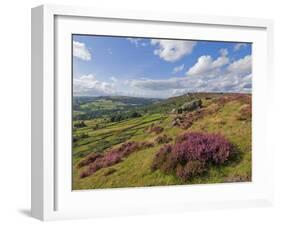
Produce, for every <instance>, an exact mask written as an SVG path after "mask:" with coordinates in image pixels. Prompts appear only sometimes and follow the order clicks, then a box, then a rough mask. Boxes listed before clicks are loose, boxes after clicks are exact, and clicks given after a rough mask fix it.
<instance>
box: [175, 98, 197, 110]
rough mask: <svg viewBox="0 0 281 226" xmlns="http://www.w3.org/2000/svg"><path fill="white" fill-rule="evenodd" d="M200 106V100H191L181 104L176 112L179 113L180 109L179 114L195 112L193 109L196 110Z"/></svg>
mask: <svg viewBox="0 0 281 226" xmlns="http://www.w3.org/2000/svg"><path fill="white" fill-rule="evenodd" d="M201 106H202V100H201V99H198V100H193V101H190V102H188V103H185V104H183V105H182V106H181V107H180V108H179V109H178V112H179V110H180V109H181V112H183V111H193V110H195V109H197V108H199V107H201Z"/></svg>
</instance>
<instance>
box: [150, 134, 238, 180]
mask: <svg viewBox="0 0 281 226" xmlns="http://www.w3.org/2000/svg"><path fill="white" fill-rule="evenodd" d="M232 152H233V145H232V144H231V143H230V142H229V141H227V140H226V139H225V138H224V137H223V136H222V135H219V134H207V133H196V132H191V133H186V134H183V135H182V136H179V137H178V138H177V139H176V144H175V145H165V146H164V147H162V148H161V149H160V150H159V151H158V153H157V154H156V155H155V157H154V160H153V163H152V166H151V169H152V170H156V169H160V170H162V171H163V172H165V173H176V175H177V176H178V177H180V178H181V179H183V180H188V179H190V178H192V177H194V176H195V175H200V174H202V173H203V172H205V171H206V170H207V166H208V165H210V164H215V165H221V164H223V163H225V162H226V161H227V160H228V159H229V158H230V155H231V153H232Z"/></svg>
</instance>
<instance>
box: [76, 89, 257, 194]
mask: <svg viewBox="0 0 281 226" xmlns="http://www.w3.org/2000/svg"><path fill="white" fill-rule="evenodd" d="M195 99H196V100H198V99H200V100H201V101H202V106H201V108H200V109H194V110H192V111H188V112H183V113H181V114H178V113H177V111H175V109H178V108H179V107H180V106H182V105H183V104H184V103H186V102H188V101H191V100H195ZM127 101H128V100H127ZM99 102H102V105H99V104H100V103H99ZM120 103H121V104H120ZM76 104H77V103H76ZM127 104H128V102H126V103H124V102H122V101H120V98H116V100H112V99H111V100H105V101H104V100H102V101H100V100H99V101H95V102H93V101H92V102H87V103H85V102H83V103H80V104H79V106H80V109H83V108H84V106H86V108H88V109H90V110H93V109H94V110H97V109H96V108H97V106H101V108H111V109H116V108H118V109H119V110H120V109H121V110H120V112H119V113H120V114H122V113H123V112H127V111H130V109H129V110H128V109H125V110H124V109H123V110H122V108H121V107H124V106H127ZM250 107H251V96H250V95H248V94H239V95H237V94H204V93H201V94H191V95H184V96H180V97H174V98H169V99H167V100H161V101H160V100H150V101H147V102H146V103H142V104H139V106H138V107H135V106H134V111H138V112H140V113H141V116H139V117H136V118H126V119H125V120H121V121H118V122H111V121H110V117H109V115H103V116H101V117H95V118H92V119H89V120H84V121H83V123H81V121H80V120H74V124H75V123H78V124H79V123H80V124H81V127H80V124H79V126H78V128H76V127H74V130H73V136H74V142H73V189H94V188H117V187H134V186H155V185H175V184H194V183H196V184H198V183H221V182H235V181H236V182H240V181H250V180H251V162H252V161H251V156H252V155H251V142H252V139H251V136H252V135H251V109H250ZM249 109H250V110H249ZM98 110H99V109H98ZM82 114H87V113H86V112H83V113H82ZM190 118H191V119H192V120H190ZM78 124H77V125H78ZM155 128H156V129H155ZM157 128H158V130H157ZM159 128H161V129H159ZM192 131H194V132H204V133H206V132H207V133H212V134H213V133H216V134H217V133H219V134H222V135H223V136H224V137H226V138H227V139H228V140H229V141H230V142H231V143H232V144H233V145H234V146H235V148H236V156H235V158H234V159H232V160H231V161H228V162H227V163H226V164H223V165H212V166H211V167H210V168H209V170H208V172H206V173H204V174H202V175H200V176H196V177H193V178H191V179H190V180H188V181H183V180H181V179H180V178H179V177H177V175H175V174H173V173H169V174H168V173H164V172H162V171H160V170H156V171H152V170H151V165H152V162H153V159H154V158H155V155H156V153H157V152H158V151H159V149H160V148H161V147H163V146H164V145H165V144H164V143H161V142H158V141H157V139H158V140H159V137H160V138H161V137H163V136H164V135H166V137H168V138H169V141H168V142H169V143H171V144H175V143H176V142H177V141H176V139H177V137H179V136H180V135H181V134H183V133H187V132H192ZM129 141H132V142H133V141H134V142H139V143H140V142H146V143H149V144H152V146H147V147H146V146H144V147H140V148H138V149H137V150H136V151H134V152H132V153H130V154H128V155H126V156H124V157H122V160H121V161H119V162H117V163H116V164H112V165H110V166H107V167H102V168H101V169H99V170H97V171H96V172H94V173H92V174H90V175H88V176H86V177H81V174H82V173H83V172H85V170H87V168H88V167H89V165H90V164H88V165H87V164H86V165H84V166H82V167H81V166H79V163H81V161H83V160H87V158H88V159H89V156H90V155H91V154H93V153H101V154H102V155H103V154H104V153H109V152H110V151H112V150H113V149H116V148H118V147H121V146H122V144H126V143H127V142H129Z"/></svg>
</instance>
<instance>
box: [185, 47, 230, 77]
mask: <svg viewBox="0 0 281 226" xmlns="http://www.w3.org/2000/svg"><path fill="white" fill-rule="evenodd" d="M220 54H221V55H220V56H219V57H218V58H217V59H215V60H214V59H213V58H212V57H211V56H209V55H206V56H201V57H199V58H198V60H197V62H196V64H195V65H194V66H192V67H191V68H190V69H189V70H188V71H187V75H201V74H207V73H208V74H217V73H219V71H220V69H221V67H223V66H224V65H226V64H228V63H229V58H228V57H227V54H228V52H227V50H226V49H221V50H220Z"/></svg>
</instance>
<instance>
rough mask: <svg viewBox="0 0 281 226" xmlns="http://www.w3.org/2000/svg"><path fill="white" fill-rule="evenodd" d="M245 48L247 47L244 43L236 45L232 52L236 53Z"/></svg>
mask: <svg viewBox="0 0 281 226" xmlns="http://www.w3.org/2000/svg"><path fill="white" fill-rule="evenodd" d="M246 46H247V44H246V43H237V44H235V45H234V47H233V51H235V52H236V51H238V50H240V49H242V48H245V47H246Z"/></svg>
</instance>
